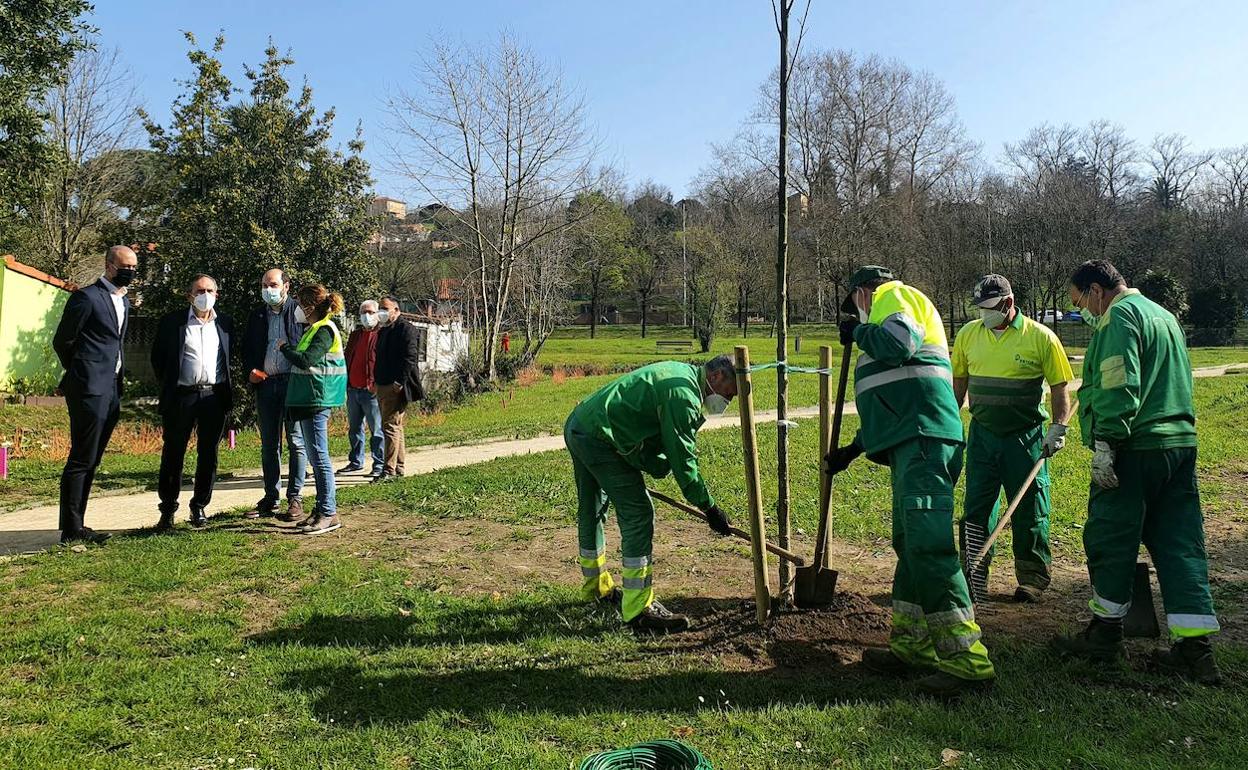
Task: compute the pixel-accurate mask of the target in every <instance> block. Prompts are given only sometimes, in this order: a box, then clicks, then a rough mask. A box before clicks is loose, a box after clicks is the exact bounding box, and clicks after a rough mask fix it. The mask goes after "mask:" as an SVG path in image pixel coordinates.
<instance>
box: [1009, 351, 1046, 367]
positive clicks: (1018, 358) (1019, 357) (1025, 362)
mask: <svg viewBox="0 0 1248 770" xmlns="http://www.w3.org/2000/svg"><path fill="white" fill-rule="evenodd" d="M1014 363H1016V364H1019V365H1021V366H1031V367H1036V366H1039V365H1040V362H1039V361H1032V360H1031V359H1030V358H1023V354H1022V353H1015V354H1014Z"/></svg>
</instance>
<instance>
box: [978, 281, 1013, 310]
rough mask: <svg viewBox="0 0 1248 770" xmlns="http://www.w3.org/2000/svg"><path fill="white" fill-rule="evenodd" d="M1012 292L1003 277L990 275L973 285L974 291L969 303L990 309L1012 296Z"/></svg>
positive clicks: (1008, 283)
mask: <svg viewBox="0 0 1248 770" xmlns="http://www.w3.org/2000/svg"><path fill="white" fill-rule="evenodd" d="M1013 294H1014V290H1013V289H1011V288H1010V282H1009V281H1007V280H1006V279H1005V276H1003V275H997V274H996V273H990V274H989V275H985V276H984V277H983V278H980V279H979V283H977V284H975V291H974V292H972V293H971V302H974V303H975V304H976V305H978V306H980V307H991V306H993V305H995V304H997V303H998V302H1000V301H1001V300H1002V299H1003V298H1004V297H1010V296H1013Z"/></svg>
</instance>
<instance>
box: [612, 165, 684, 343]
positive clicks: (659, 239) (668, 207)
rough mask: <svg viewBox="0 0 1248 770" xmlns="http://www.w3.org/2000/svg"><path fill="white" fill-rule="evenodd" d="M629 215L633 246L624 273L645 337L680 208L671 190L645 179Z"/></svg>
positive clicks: (668, 260) (673, 245) (671, 251)
mask: <svg viewBox="0 0 1248 770" xmlns="http://www.w3.org/2000/svg"><path fill="white" fill-rule="evenodd" d="M628 216H629V218H630V219H631V220H632V224H633V228H632V229H633V238H632V241H633V248H632V249H630V250H629V253H628V255H627V257H626V259H625V264H624V276H625V279H626V281H627V283H628V286H629V288H630V289H631V290H632V291H633V292H634V293H635V294H636V295H637V305H638V307H639V308H640V310H641V336H642V337H645V336H646V329H647V326H648V321H649V315H650V305H651V301H652V299H653V297H654V293H655V291H656V290H657V289H658V287H659V281H660V280H661V279H662V278H663V275H664V273H665V272H666V269H667V267H668V265H669V264H671V263H672V261H673V260H674V258H675V252H676V240H675V234H676V231H677V230H679V229H680V211H678V210H677V208H676V206H675V205H674V204H673V203H672V193H671V191H670V190H668V189H667V188H665V187H660V186H658V185H655V184H653V183H647V184H644V185H642V187H641V189H640V190H639V191H638V193H637V195H636V196H635V197H634V199H633V202H632V203H630V204H629V206H628Z"/></svg>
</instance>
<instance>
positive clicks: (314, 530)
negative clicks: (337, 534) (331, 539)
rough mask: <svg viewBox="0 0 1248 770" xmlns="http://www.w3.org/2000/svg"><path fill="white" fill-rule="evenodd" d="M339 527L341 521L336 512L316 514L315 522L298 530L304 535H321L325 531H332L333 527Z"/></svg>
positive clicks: (340, 526)
mask: <svg viewBox="0 0 1248 770" xmlns="http://www.w3.org/2000/svg"><path fill="white" fill-rule="evenodd" d="M341 528H342V522H341V521H339V520H338V516H337V514H333V513H331V514H330V515H328V516H317V517H316V521H315V522H313V523H312V524H310V525H308V526H306V527H304V528H303V529H302V530H300V531H301V532H303V534H305V535H323V534H325V533H326V532H333V531H334V530H335V529H341Z"/></svg>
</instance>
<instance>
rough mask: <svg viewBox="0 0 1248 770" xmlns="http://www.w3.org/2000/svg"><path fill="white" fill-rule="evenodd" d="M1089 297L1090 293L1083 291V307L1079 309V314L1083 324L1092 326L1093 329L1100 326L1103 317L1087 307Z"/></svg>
mask: <svg viewBox="0 0 1248 770" xmlns="http://www.w3.org/2000/svg"><path fill="white" fill-rule="evenodd" d="M1089 298H1090V295H1089V294H1088V293H1087V292H1084V293H1083V307H1082V308H1080V309H1079V316H1080V317H1081V318H1083V322H1084V323H1085V324H1087V325H1088V326H1090V327H1092V329H1093V330H1096V329H1099V328H1100V327H1101V321H1102V320H1104V319H1103V318H1102V317H1101V316H1099V315H1097V314H1096V313H1093V312H1092V311H1091V310H1089V309H1088V299H1089Z"/></svg>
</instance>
